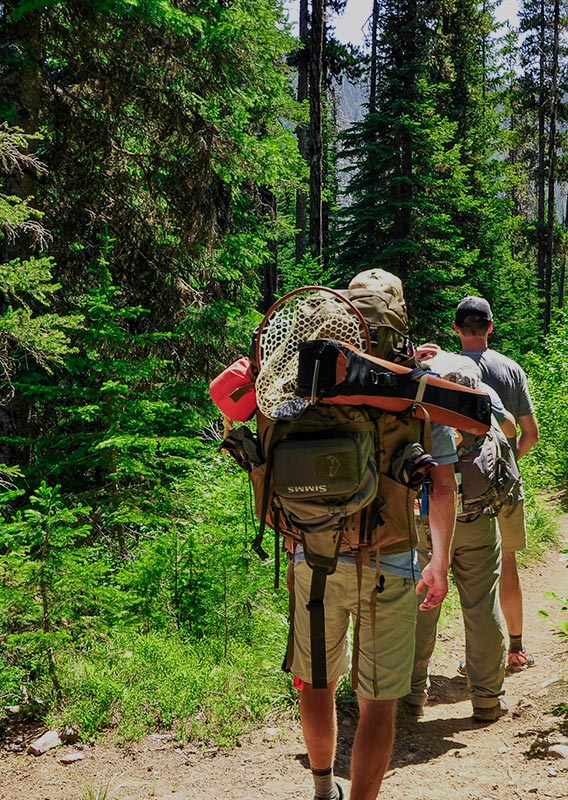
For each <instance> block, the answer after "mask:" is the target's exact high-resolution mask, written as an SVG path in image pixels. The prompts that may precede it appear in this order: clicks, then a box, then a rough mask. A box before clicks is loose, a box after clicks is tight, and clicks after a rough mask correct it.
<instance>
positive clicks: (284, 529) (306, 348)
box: [210, 269, 491, 800]
mask: <svg viewBox="0 0 568 800" xmlns="http://www.w3.org/2000/svg"><path fill="white" fill-rule="evenodd" d="M210 389H211V396H212V399H213V400H214V402H215V403H216V405H217V406H218V408H219V409H220V410H221V411H222V412H223V414H225V415H226V416H227V417H229V418H231V419H237V420H242V421H245V422H246V421H247V420H248V419H249V418H250V413H251V409H254V405H255V403H256V406H257V410H256V412H254V410H253V411H252V413H255V417H256V429H255V430H251V428H249V427H247V426H243V427H241V428H237V429H236V430H233V431H232V432H231V433H230V434H229V436H228V437H227V438H226V439H225V440H224V442H223V445H222V447H223V448H224V449H225V450H226V451H227V452H228V453H230V454H231V455H233V457H234V458H235V459H236V461H237V463H239V464H240V466H242V467H243V468H244V469H245V470H246V471H247V472H248V474H249V477H250V482H251V485H252V488H253V493H254V506H255V509H254V510H255V515H256V516H257V518H258V520H259V528H258V531H257V535H256V538H255V541H254V544H253V547H254V549H255V550H256V551H257V553H258V554H259V555H260V556H261V558H267V557H268V553H267V552H266V551H265V550H264V548H263V536H264V533H265V530H266V529H267V528H272V530H273V531H274V534H275V549H274V564H275V577H276V578H277V577H278V575H279V572H280V569H279V554H280V546H279V541H281V538H280V537H283V539H284V549H285V551H286V553H287V556H288V572H287V587H288V590H289V594H290V633H289V639H288V648H287V652H286V657H285V660H284V669H285V670H286V671H289V672H291V673H292V674H293V676H294V686H295V687H296V688H297V689H298V691H299V698H300V699H299V705H300V717H301V722H302V728H303V732H304V738H305V742H306V747H307V751H308V756H309V761H310V766H311V769H312V774H313V782H314V792H315V794H314V797H315V800H338V798H342V797H343V790H342V789H341V787H340V785H339V784H338V783H337V781H336V780H335V778H334V774H333V763H334V758H335V748H336V738H337V720H336V711H335V691H336V688H337V684H338V681H339V679H340V677H341V675H343V674H344V673H346V672H347V671H348V669H349V666H350V665H351V685H352V687H353V689H354V690H355V691H356V693H357V698H358V703H359V711H360V713H359V721H358V725H357V730H356V733H355V739H354V743H353V750H352V758H351V795H350V797H351V800H374V798H376V797H377V795H378V793H379V789H380V786H381V782H382V778H383V775H384V773H385V770H386V769H387V766H388V763H389V760H390V756H391V751H392V745H393V739H394V721H395V713H396V704H397V700H398V699H399V698H401V697H403V696H404V695H406V694H407V693H408V691H409V689H410V676H411V672H412V666H413V656H414V635H415V625H416V615H417V613H420V614H422V613H424V612H428V611H429V610H430V609H433V608H436V607H438V606H439V605H440V604H441V602H442V601H443V599H444V597H445V595H446V593H447V588H448V577H447V573H448V566H449V558H450V544H451V539H452V535H453V530H454V524H455V516H456V496H457V487H456V480H455V472H454V465H455V463H456V462H457V459H458V456H457V452H456V446H455V438H454V428H459V429H463V430H464V431H466V432H467V433H468V434H471V435H473V436H474V437H475V436H480V435H484V434H485V433H486V432H487V431H488V430H489V427H490V422H491V402H490V399H489V397H488V395H487V394H486V393H482V392H479V391H476V390H474V389H470V388H469V387H462V386H458V385H456V384H455V383H451V382H449V381H445V380H443V379H442V378H440V377H438V376H435V375H434V374H433V373H432V372H430V371H427V370H423V369H421V368H420V367H419V366H418V365H417V363H416V359H415V354H414V347H413V346H412V343H411V342H410V340H409V338H408V315H407V310H406V304H405V302H404V297H403V293H402V284H401V282H400V280H399V279H398V278H397V277H396V276H394V275H391V274H390V273H388V272H385V271H384V270H381V269H374V270H368V271H366V272H363V273H360V274H359V275H357V276H356V278H354V279H353V281H351V283H350V285H349V288H348V289H346V290H341V291H338V290H331V289H326V288H324V287H318V286H315V287H314V286H307V287H300V288H299V289H296V290H293V291H291V292H288V293H287V294H286V295H284V296H283V297H282V298H279V300H277V301H276V303H275V304H274V305H273V306H272V307H271V308H270V309H269V310H268V311H267V313H266V314H265V316H264V318H263V320H262V322H261V324H260V326H259V328H258V329H257V331H256V332H255V335H254V339H253V344H252V347H251V353H250V355H249V357H248V359H247V358H242V359H240V360H239V361H238V362H235V364H233V365H230V367H227V368H226V370H225V371H224V372H223V373H221V375H219V376H217V378H216V379H215V381H213V382H212V385H211V387H210ZM450 426H451V427H450ZM424 482H428V486H429V490H428V498H429V525H430V534H431V542H432V547H431V558H430V559H429V561H428V563H427V564H425V566H424V569H423V571H422V573H421V572H420V567H419V564H418V560H417V556H416V544H417V532H416V521H415V511H414V509H415V501H416V498H417V494H418V492H419V490H420V488H421V486H422V485H423V484H424ZM417 594H419V595H420V597H421V601H420V604H419V605H418V604H417V602H416V595H417ZM418 609H420V611H419V612H418ZM351 621H353V642H352V647H351V646H350V642H349V627H350V622H351Z"/></svg>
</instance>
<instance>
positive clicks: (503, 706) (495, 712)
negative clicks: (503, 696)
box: [472, 700, 509, 722]
mask: <svg viewBox="0 0 568 800" xmlns="http://www.w3.org/2000/svg"><path fill="white" fill-rule="evenodd" d="M508 713H509V708H508V706H507V703H506V702H505V701H504V700H499V702H498V703H497V704H496V705H494V706H487V707H483V706H474V707H473V714H472V717H473V719H474V720H475V721H476V722H496V721H497V720H498V719H500V718H501V717H504V716H505V714H508Z"/></svg>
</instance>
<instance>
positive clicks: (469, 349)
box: [454, 296, 539, 672]
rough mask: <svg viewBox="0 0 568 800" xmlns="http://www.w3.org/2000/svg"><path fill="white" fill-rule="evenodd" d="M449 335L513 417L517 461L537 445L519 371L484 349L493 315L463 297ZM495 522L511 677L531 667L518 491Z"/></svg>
mask: <svg viewBox="0 0 568 800" xmlns="http://www.w3.org/2000/svg"><path fill="white" fill-rule="evenodd" d="M454 329H455V331H456V333H457V334H458V336H459V337H460V340H461V346H462V354H463V355H466V356H468V357H469V358H472V359H473V360H474V361H475V362H476V363H477V364H478V365H479V368H480V370H481V377H482V380H483V382H484V383H486V384H488V385H489V386H491V387H493V389H495V391H496V392H497V394H498V395H499V397H500V398H501V400H502V401H503V405H504V406H505V408H506V409H507V410H508V411H510V412H511V413H512V414H513V416H514V418H515V421H516V423H517V425H518V427H519V428H520V431H521V432H520V435H519V436H518V438H517V437H515V438H513V439H512V440H511V445H512V447H513V452H514V453H515V457H516V458H517V460H518V459H520V458H522V457H523V456H524V455H526V454H527V453H528V452H529V450H530V449H531V448H532V447H533V446H534V445H535V444H536V443H537V442H538V438H539V430H538V422H537V419H536V416H535V413H534V404H533V401H532V399H531V396H530V394H529V389H528V386H527V378H526V375H525V373H524V371H523V370H522V368H521V367H520V366H519V364H517V363H516V361H513V360H512V359H510V358H507V356H504V355H502V354H501V353H498V352H497V351H496V350H492V349H490V348H489V345H488V337H489V335H490V334H491V333H492V332H493V313H492V311H491V307H490V305H489V303H488V302H487V300H485V299H484V298H483V297H472V296H469V297H464V298H463V300H461V301H460V302H459V303H458V305H457V308H456V314H455V321H454ZM497 522H498V525H499V530H500V532H501V547H502V570H501V580H500V597H501V609H502V611H503V616H504V617H505V622H506V625H507V630H508V633H509V646H508V656H507V663H508V668H509V670H510V671H513V672H515V671H518V670H522V669H524V668H526V667H532V666H534V663H535V660H534V656H533V655H532V654H531V653H530V652H529V651H528V650H527V649H526V648H525V646H524V643H523V594H522V588H521V583H520V580H519V574H518V570H517V559H516V553H517V552H518V551H519V550H522V549H523V548H524V547H526V543H527V537H526V528H525V514H524V495H523V491H522V486H521V485H519V488H518V491H517V493H516V495H515V496H514V502H513V503H512V504H511V505H509V506H507V507H505V508H503V509H502V511H501V512H500V513H499V515H498V517H497Z"/></svg>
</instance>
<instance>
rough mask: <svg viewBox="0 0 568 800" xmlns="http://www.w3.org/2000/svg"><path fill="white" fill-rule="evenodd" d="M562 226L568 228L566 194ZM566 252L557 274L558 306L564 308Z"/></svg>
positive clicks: (567, 201)
mask: <svg viewBox="0 0 568 800" xmlns="http://www.w3.org/2000/svg"><path fill="white" fill-rule="evenodd" d="M564 228H565V229H566V230H568V196H567V197H566V207H565V209H564ZM566 258H567V256H566V253H564V254H563V257H562V266H561V267H560V275H559V276H558V308H564V289H565V286H566Z"/></svg>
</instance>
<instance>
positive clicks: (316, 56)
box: [310, 0, 326, 260]
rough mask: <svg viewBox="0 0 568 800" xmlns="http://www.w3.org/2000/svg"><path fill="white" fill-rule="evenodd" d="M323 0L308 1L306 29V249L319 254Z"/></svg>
mask: <svg viewBox="0 0 568 800" xmlns="http://www.w3.org/2000/svg"><path fill="white" fill-rule="evenodd" d="M325 4H326V0H312V24H311V31H310V250H311V254H312V257H313V258H315V259H319V260H321V258H322V255H323V215H322V195H323V122H322V100H323V49H324V39H325Z"/></svg>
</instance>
